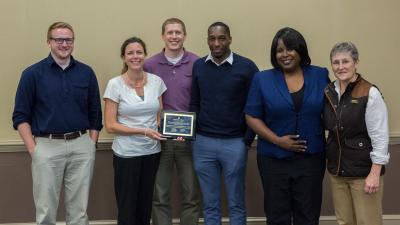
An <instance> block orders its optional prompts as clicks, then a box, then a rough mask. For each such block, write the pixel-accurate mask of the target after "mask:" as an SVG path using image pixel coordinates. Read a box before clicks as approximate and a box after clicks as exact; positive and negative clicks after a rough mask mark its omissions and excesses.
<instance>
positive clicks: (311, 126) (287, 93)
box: [245, 28, 329, 225]
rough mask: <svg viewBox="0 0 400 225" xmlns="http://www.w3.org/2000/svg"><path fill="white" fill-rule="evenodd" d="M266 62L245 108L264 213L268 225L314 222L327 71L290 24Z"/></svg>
mask: <svg viewBox="0 0 400 225" xmlns="http://www.w3.org/2000/svg"><path fill="white" fill-rule="evenodd" d="M271 63H272V65H273V67H274V68H273V69H270V70H265V71H262V72H259V73H257V74H256V75H255V77H254V79H253V83H252V85H251V88H250V91H249V96H248V99H247V104H246V108H245V113H246V121H247V124H248V125H249V126H250V127H251V128H252V129H253V130H254V131H255V132H256V133H257V134H258V142H257V163H258V168H259V172H260V176H261V180H262V184H263V189H264V211H265V214H266V217H267V219H268V224H269V225H274V224H287V225H291V224H292V222H293V224H294V225H312V224H318V223H319V216H320V210H321V201H322V180H323V177H324V172H325V158H324V132H323V124H322V120H321V115H322V110H323V107H324V94H323V91H324V87H325V86H326V85H327V84H328V83H329V77H328V70H327V69H326V68H321V67H317V66H312V65H310V64H311V59H310V57H309V55H308V50H307V44H306V42H305V40H304V38H303V36H302V35H301V34H300V33H299V32H298V31H296V30H294V29H292V28H283V29H281V30H279V31H278V32H277V34H276V35H275V37H274V39H273V41H272V46H271Z"/></svg>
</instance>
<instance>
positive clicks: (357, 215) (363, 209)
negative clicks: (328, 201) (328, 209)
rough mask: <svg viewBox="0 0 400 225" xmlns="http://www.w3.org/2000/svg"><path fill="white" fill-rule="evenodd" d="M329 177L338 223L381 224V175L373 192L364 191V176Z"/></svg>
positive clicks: (344, 224)
mask: <svg viewBox="0 0 400 225" xmlns="http://www.w3.org/2000/svg"><path fill="white" fill-rule="evenodd" d="M329 177H330V181H331V189H332V195H333V204H334V206H335V214H336V219H337V222H338V224H339V225H382V196H383V177H382V176H381V178H380V181H379V183H380V187H379V191H378V192H377V193H374V194H366V193H365V192H364V185H365V178H352V177H337V176H332V175H329Z"/></svg>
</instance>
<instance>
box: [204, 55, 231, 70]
mask: <svg viewBox="0 0 400 225" xmlns="http://www.w3.org/2000/svg"><path fill="white" fill-rule="evenodd" d="M209 60H211V62H213V63H214V64H215V65H217V66H220V65H222V64H224V63H225V62H228V63H229V64H231V65H232V64H233V52H232V51H231V54H229V56H228V57H227V58H226V59H224V61H222V62H221V63H219V64H218V63H217V62H215V60H214V58H213V57H212V56H211V53H209V54H208V56H207V58H206V62H207V61H209Z"/></svg>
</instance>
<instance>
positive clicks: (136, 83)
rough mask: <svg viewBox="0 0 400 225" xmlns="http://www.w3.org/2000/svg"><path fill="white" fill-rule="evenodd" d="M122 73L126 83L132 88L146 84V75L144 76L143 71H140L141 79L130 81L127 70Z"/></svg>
mask: <svg viewBox="0 0 400 225" xmlns="http://www.w3.org/2000/svg"><path fill="white" fill-rule="evenodd" d="M124 75H125V76H124V80H125V82H126V84H128V86H130V87H132V88H134V89H136V88H143V87H144V85H145V84H146V81H147V79H146V78H147V77H146V74H145V73H144V72H143V71H142V79H140V80H137V81H132V80H131V79H130V78H129V75H128V72H126V73H125V74H124Z"/></svg>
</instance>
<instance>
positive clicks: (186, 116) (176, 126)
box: [160, 111, 196, 140]
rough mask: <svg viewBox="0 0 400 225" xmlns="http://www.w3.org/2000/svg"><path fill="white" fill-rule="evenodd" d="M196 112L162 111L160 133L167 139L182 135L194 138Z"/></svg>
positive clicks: (185, 137)
mask: <svg viewBox="0 0 400 225" xmlns="http://www.w3.org/2000/svg"><path fill="white" fill-rule="evenodd" d="M195 128H196V113H194V112H177V111H163V112H162V114H161V127H160V129H161V132H160V133H161V134H162V135H163V136H165V137H166V138H168V139H174V138H177V137H182V138H184V139H189V140H194V139H195Z"/></svg>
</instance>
